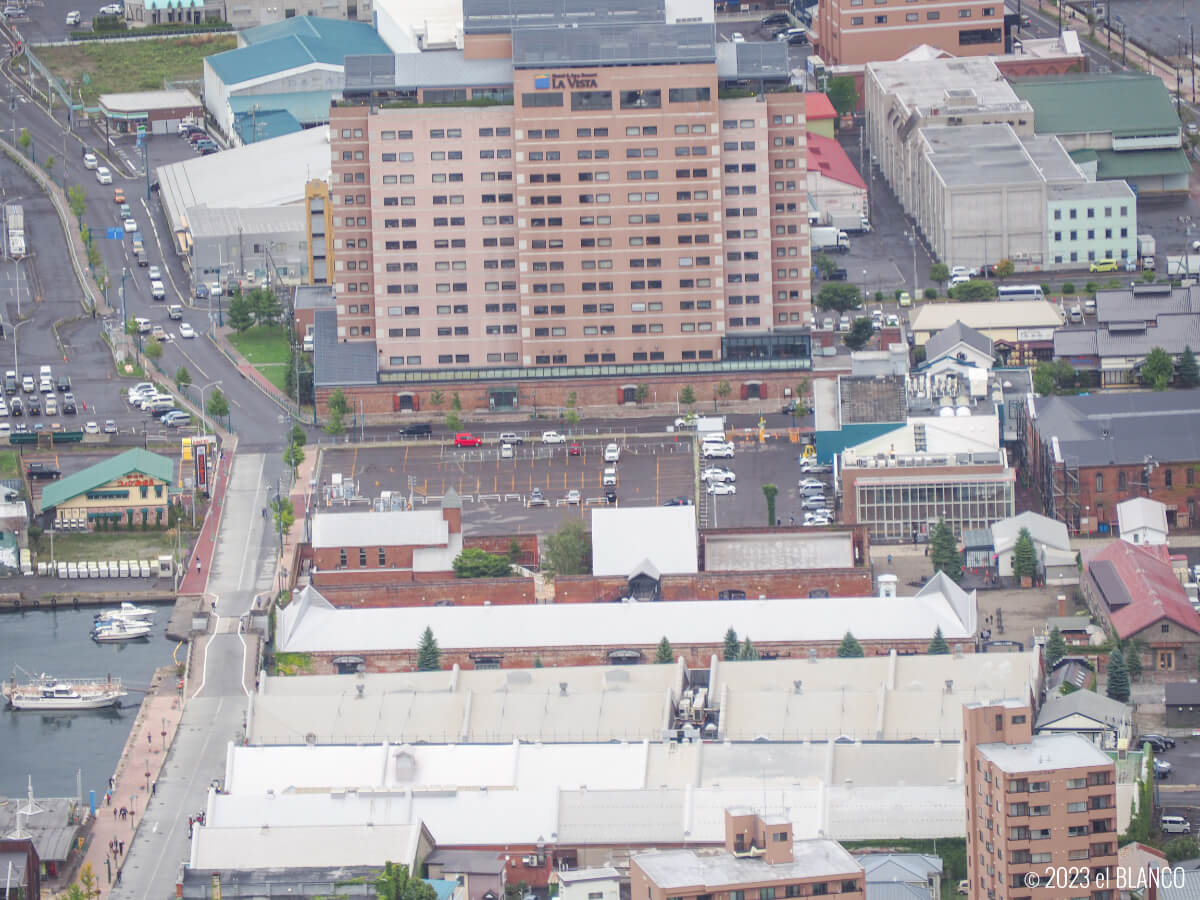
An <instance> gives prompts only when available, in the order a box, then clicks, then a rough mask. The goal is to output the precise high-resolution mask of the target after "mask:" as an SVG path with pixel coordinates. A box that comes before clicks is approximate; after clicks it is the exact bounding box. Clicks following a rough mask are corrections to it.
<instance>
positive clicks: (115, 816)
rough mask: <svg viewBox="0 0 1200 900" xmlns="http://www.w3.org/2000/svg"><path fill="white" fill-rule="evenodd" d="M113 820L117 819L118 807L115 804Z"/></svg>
mask: <svg viewBox="0 0 1200 900" xmlns="http://www.w3.org/2000/svg"><path fill="white" fill-rule="evenodd" d="M113 821H114V822H115V821H117V809H116V807H115V806H114V807H113Z"/></svg>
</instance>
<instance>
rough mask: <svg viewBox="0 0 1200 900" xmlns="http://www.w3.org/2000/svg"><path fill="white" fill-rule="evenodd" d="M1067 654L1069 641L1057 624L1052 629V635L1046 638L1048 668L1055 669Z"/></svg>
mask: <svg viewBox="0 0 1200 900" xmlns="http://www.w3.org/2000/svg"><path fill="white" fill-rule="evenodd" d="M1066 655H1067V641H1066V638H1064V637H1063V636H1062V632H1061V631H1059V630H1058V626H1057V625H1055V626H1054V627H1053V628H1051V629H1050V637H1049V638H1047V639H1046V668H1047V669H1053V668H1054V667H1055V666H1056V665H1058V661H1059V660H1060V659H1062V658H1063V657H1064V656H1066Z"/></svg>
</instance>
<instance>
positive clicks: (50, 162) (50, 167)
mask: <svg viewBox="0 0 1200 900" xmlns="http://www.w3.org/2000/svg"><path fill="white" fill-rule="evenodd" d="M57 162H58V160H56V159H55V158H54V154H51V155H50V156H47V157H46V161H45V162H44V163H42V165H43V166H44V167H45V169H46V174H47V175H53V174H54V165H55V163H57Z"/></svg>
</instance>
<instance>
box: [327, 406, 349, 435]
mask: <svg viewBox="0 0 1200 900" xmlns="http://www.w3.org/2000/svg"><path fill="white" fill-rule="evenodd" d="M322 428H323V429H324V431H325V433H326V434H331V435H333V436H334V437H337V436H338V435H339V434H345V433H346V419H345V417H344V416H343V415H342V413H340V412H330V413H328V414H327V415H326V416H325V424H324V425H323V426H322Z"/></svg>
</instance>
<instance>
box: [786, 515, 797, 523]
mask: <svg viewBox="0 0 1200 900" xmlns="http://www.w3.org/2000/svg"><path fill="white" fill-rule="evenodd" d="M795 524H796V517H795V516H788V525H795Z"/></svg>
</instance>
